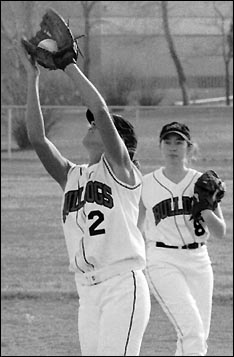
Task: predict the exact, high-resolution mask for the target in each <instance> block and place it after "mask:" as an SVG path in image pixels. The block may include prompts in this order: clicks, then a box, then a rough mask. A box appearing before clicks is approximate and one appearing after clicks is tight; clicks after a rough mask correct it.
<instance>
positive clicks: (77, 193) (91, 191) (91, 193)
mask: <svg viewBox="0 0 234 357" xmlns="http://www.w3.org/2000/svg"><path fill="white" fill-rule="evenodd" d="M83 191H84V187H80V188H79V189H78V190H72V191H68V192H67V193H66V194H65V199H64V206H63V222H64V223H65V221H66V216H67V215H68V214H69V212H75V211H78V210H80V209H81V208H82V207H83V206H84V204H85V203H86V202H88V203H94V202H95V203H96V204H98V205H101V206H104V207H107V208H110V209H111V208H112V207H113V206H114V202H113V198H112V196H111V194H112V190H111V187H109V186H107V185H105V184H104V183H102V182H98V181H88V183H87V185H86V187H85V192H84V196H83V199H82V194H83Z"/></svg>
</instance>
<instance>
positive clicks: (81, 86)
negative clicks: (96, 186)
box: [65, 63, 133, 183]
mask: <svg viewBox="0 0 234 357" xmlns="http://www.w3.org/2000/svg"><path fill="white" fill-rule="evenodd" d="M65 73H66V74H67V75H68V76H69V77H70V78H71V80H72V81H73V83H74V84H75V86H76V88H77V89H78V90H79V93H80V96H81V98H82V101H83V103H84V105H85V106H87V107H88V108H89V109H90V110H91V112H92V113H93V115H94V118H95V123H96V126H97V128H98V130H99V132H100V134H101V136H102V140H103V144H104V147H105V155H106V157H107V159H108V161H109V162H110V164H111V166H112V169H113V170H114V172H115V174H116V175H117V176H118V177H119V178H120V179H122V180H124V181H125V182H126V183H133V181H132V179H133V177H132V176H133V175H132V165H131V160H130V158H129V155H128V151H127V149H126V147H125V145H124V142H123V140H122V139H121V137H120V135H119V133H118V131H117V129H116V128H115V125H114V123H113V120H112V118H111V115H110V113H109V110H108V107H107V105H106V103H105V100H104V98H103V97H102V95H101V94H100V93H99V91H98V90H97V88H96V87H95V86H94V85H93V84H92V83H91V82H90V81H89V79H88V78H87V77H86V76H85V75H84V74H83V73H82V71H81V70H80V69H79V67H78V66H77V65H76V64H73V63H72V64H69V65H68V66H67V67H66V68H65Z"/></svg>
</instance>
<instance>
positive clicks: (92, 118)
mask: <svg viewBox="0 0 234 357" xmlns="http://www.w3.org/2000/svg"><path fill="white" fill-rule="evenodd" d="M86 118H87V120H88V122H89V123H90V124H91V123H92V122H94V116H93V113H92V112H91V110H89V109H88V110H87V111H86Z"/></svg>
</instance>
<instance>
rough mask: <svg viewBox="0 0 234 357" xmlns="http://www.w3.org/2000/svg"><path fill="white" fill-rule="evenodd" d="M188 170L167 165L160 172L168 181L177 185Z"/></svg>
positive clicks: (184, 167)
mask: <svg viewBox="0 0 234 357" xmlns="http://www.w3.org/2000/svg"><path fill="white" fill-rule="evenodd" d="M188 171H189V168H187V167H186V166H184V165H176V166H175V165H167V166H165V167H164V168H163V170H162V172H163V174H164V176H166V177H167V178H168V179H169V180H171V181H173V182H175V183H178V182H180V181H181V180H183V178H184V177H185V176H186V174H187V173H188Z"/></svg>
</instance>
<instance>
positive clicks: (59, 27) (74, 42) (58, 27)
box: [21, 9, 83, 70]
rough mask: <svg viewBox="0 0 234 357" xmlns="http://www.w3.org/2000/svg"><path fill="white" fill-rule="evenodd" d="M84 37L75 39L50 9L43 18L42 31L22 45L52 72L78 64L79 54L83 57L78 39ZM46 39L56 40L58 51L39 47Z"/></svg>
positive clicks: (67, 26) (62, 21)
mask: <svg viewBox="0 0 234 357" xmlns="http://www.w3.org/2000/svg"><path fill="white" fill-rule="evenodd" d="M82 36H83V35H82ZM82 36H79V37H76V38H74V36H73V34H72V32H71V30H70V28H69V25H68V24H66V22H65V20H64V19H63V18H62V16H61V15H59V14H58V13H57V12H55V11H54V10H52V9H48V10H47V11H46V13H45V15H44V16H43V17H42V21H41V23H40V30H39V31H38V32H37V33H36V35H35V36H34V37H32V38H31V39H29V40H28V39H27V38H25V37H23V38H22V39H21V43H22V45H23V46H24V48H25V49H26V51H27V52H28V54H29V55H30V56H32V58H33V59H34V60H35V61H37V62H38V63H39V64H40V65H41V66H43V67H45V68H47V69H50V70H56V69H62V70H64V69H65V67H66V66H67V65H68V64H70V63H76V61H77V58H78V54H79V53H80V54H81V55H82V53H81V51H80V49H79V47H78V38H80V37H82ZM45 39H50V40H54V41H55V42H56V44H57V48H58V50H57V51H54V52H51V51H49V50H46V49H45V48H41V47H39V46H38V45H39V43H40V42H41V41H43V40H45ZM82 56H83V55H82Z"/></svg>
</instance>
